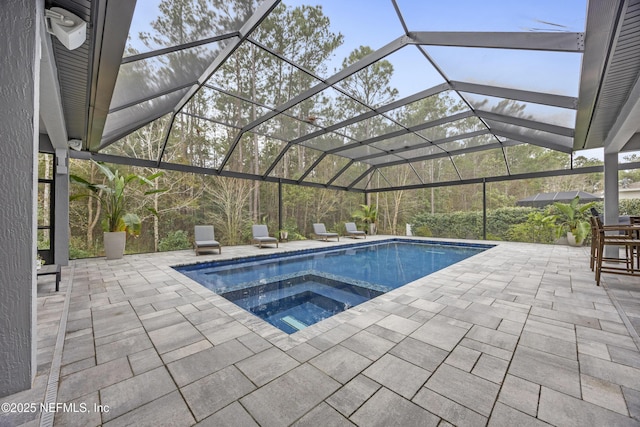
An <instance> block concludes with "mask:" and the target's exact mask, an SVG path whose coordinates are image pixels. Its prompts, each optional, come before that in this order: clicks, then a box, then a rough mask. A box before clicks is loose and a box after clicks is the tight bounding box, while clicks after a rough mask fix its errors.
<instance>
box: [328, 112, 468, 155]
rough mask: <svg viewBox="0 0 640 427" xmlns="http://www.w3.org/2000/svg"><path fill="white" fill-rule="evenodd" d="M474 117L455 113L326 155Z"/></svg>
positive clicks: (333, 149) (346, 146) (330, 151)
mask: <svg viewBox="0 0 640 427" xmlns="http://www.w3.org/2000/svg"><path fill="white" fill-rule="evenodd" d="M474 116H475V114H474V113H473V111H463V112H461V113H456V114H453V115H451V116H447V117H442V118H440V119H436V120H432V121H430V122H425V123H421V124H419V125H415V126H411V127H409V128H406V129H399V130H396V131H393V132H389V133H386V134H384V135H379V136H374V137H373V138H369V139H364V140H362V141H358V142H354V143H353V144H347V145H343V146H341V147H336V148H332V149H331V150H327V153H329V154H336V153H339V152H340V151H345V150H350V149H352V148H356V147H361V146H363V145H369V144H373V143H374V142H378V141H384V140H385V139H390V138H395V137H398V136H402V135H406V134H409V133H415V132H417V131H421V130H425V129H429V128H432V127H435V126H440V125H443V124H446V123H451V122H455V121H457V120H462V119H465V118H468V117H474ZM420 138H422V139H424V140H425V142H427V141H426V138H424V137H422V136H420Z"/></svg>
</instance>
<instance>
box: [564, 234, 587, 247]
mask: <svg viewBox="0 0 640 427" xmlns="http://www.w3.org/2000/svg"><path fill="white" fill-rule="evenodd" d="M583 241H584V239H582V240H577V239H576V236H575V235H574V234H573V233H572V232H570V231H567V243H568V244H569V246H582V242H583Z"/></svg>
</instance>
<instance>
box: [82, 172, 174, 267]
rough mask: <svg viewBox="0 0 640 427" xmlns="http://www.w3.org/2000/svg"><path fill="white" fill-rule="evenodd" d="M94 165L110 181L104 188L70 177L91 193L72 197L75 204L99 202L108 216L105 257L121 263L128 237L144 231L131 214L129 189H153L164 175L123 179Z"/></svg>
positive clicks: (124, 177) (118, 174) (140, 223)
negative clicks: (139, 186)
mask: <svg viewBox="0 0 640 427" xmlns="http://www.w3.org/2000/svg"><path fill="white" fill-rule="evenodd" d="M92 161H93V160H92ZM93 162H94V163H95V164H96V165H97V166H98V168H99V169H100V171H101V172H102V174H103V175H104V176H105V177H106V182H105V183H104V184H102V183H99V184H94V183H90V182H88V181H87V180H85V179H83V178H81V177H79V176H77V175H69V179H70V181H71V182H73V183H75V184H78V185H80V186H82V187H84V188H86V189H88V190H90V192H89V193H86V194H79V195H76V196H73V197H71V200H75V199H78V198H82V197H93V198H95V199H97V200H98V201H99V203H100V206H101V208H102V211H103V213H104V219H103V220H102V229H103V230H104V252H105V255H106V257H107V259H119V258H122V256H123V255H124V248H125V244H126V236H127V233H128V234H130V235H132V236H138V235H140V231H141V230H142V221H141V220H140V217H139V216H138V215H136V214H135V213H131V212H127V209H128V204H129V196H128V195H127V193H126V189H127V186H128V185H129V184H131V183H132V182H138V183H140V184H144V185H148V186H151V187H152V186H153V180H155V179H156V178H158V177H159V176H161V175H162V174H163V172H158V173H155V174H153V175H150V176H148V177H143V176H140V175H136V174H129V175H127V176H123V175H121V174H120V172H119V171H118V170H117V169H115V170H113V171H112V170H111V169H110V168H109V167H108V166H106V165H105V164H103V163H101V162H95V161H93ZM164 191H166V190H164V189H153V190H149V191H146V192H145V193H144V194H145V195H149V194H154V193H162V192H164ZM147 209H148V210H149V211H150V212H151V213H153V214H154V215H156V216H157V215H158V213H157V212H156V211H155V209H152V208H147Z"/></svg>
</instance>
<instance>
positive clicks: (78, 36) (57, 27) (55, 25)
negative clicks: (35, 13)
mask: <svg viewBox="0 0 640 427" xmlns="http://www.w3.org/2000/svg"><path fill="white" fill-rule="evenodd" d="M44 17H45V25H46V27H47V32H48V33H49V34H53V35H54V36H56V37H57V38H58V40H60V42H61V43H62V44H63V45H64V47H66V48H67V49H69V50H74V49H77V48H79V47H80V46H82V44H83V43H84V41H85V40H86V39H87V23H86V22H84V21H83V20H82V19H80V17H78V16H76V15H74V14H73V13H71V12H69V11H67V10H65V9H62V8H60V7H52V8H51V9H46V10H45V12H44Z"/></svg>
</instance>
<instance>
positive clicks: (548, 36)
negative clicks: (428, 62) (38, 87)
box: [409, 31, 584, 52]
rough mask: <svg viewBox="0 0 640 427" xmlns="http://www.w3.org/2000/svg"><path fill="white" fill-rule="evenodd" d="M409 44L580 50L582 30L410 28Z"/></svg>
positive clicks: (582, 45) (582, 44) (582, 46)
mask: <svg viewBox="0 0 640 427" xmlns="http://www.w3.org/2000/svg"><path fill="white" fill-rule="evenodd" d="M409 39H410V40H411V41H410V43H411V44H418V45H429V46H451V47H478V48H496V49H524V50H545V51H554V52H583V51H584V33H568V32H567V33H561V32H554V33H543V32H453V31H412V32H409Z"/></svg>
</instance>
